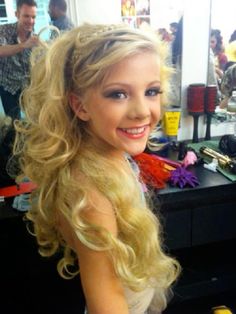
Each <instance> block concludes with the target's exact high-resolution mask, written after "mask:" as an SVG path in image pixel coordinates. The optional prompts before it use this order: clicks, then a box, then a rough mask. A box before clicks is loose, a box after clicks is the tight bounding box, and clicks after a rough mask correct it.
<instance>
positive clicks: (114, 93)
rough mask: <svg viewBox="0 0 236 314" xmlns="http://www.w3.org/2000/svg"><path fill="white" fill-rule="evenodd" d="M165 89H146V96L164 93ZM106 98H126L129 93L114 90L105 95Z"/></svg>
mask: <svg viewBox="0 0 236 314" xmlns="http://www.w3.org/2000/svg"><path fill="white" fill-rule="evenodd" d="M162 93H163V91H162V90H161V89H160V88H150V89H148V90H146V91H145V96H148V97H155V96H157V95H158V94H162ZM105 97H106V98H112V99H124V98H127V93H126V92H124V91H119V90H118V91H112V92H110V93H108V94H107V95H105Z"/></svg>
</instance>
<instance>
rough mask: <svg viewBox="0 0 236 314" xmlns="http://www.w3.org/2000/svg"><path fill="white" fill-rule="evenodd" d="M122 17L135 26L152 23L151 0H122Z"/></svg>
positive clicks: (124, 20)
mask: <svg viewBox="0 0 236 314" xmlns="http://www.w3.org/2000/svg"><path fill="white" fill-rule="evenodd" d="M121 17H122V21H123V22H124V23H126V24H128V25H130V26H131V27H133V28H135V27H138V28H140V27H142V26H143V25H145V24H150V0H121Z"/></svg>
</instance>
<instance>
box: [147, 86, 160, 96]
mask: <svg viewBox="0 0 236 314" xmlns="http://www.w3.org/2000/svg"><path fill="white" fill-rule="evenodd" d="M158 94H162V90H161V89H160V88H156V87H155V88H150V89H148V90H146V92H145V96H157V95H158Z"/></svg>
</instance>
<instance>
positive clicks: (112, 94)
mask: <svg viewBox="0 0 236 314" xmlns="http://www.w3.org/2000/svg"><path fill="white" fill-rule="evenodd" d="M105 97H107V98H112V99H125V98H127V95H126V93H125V92H123V91H112V92H109V93H107V94H105Z"/></svg>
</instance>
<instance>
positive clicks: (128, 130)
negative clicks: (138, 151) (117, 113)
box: [121, 126, 146, 135]
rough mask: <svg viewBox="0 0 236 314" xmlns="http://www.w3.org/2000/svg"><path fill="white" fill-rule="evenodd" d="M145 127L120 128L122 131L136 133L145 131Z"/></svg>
mask: <svg viewBox="0 0 236 314" xmlns="http://www.w3.org/2000/svg"><path fill="white" fill-rule="evenodd" d="M145 129H146V127H144V126H143V127H141V128H132V129H121V130H122V131H123V132H125V133H128V134H132V135H136V134H137V135H138V134H142V133H143V132H144V131H145Z"/></svg>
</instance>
